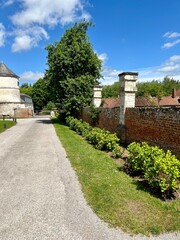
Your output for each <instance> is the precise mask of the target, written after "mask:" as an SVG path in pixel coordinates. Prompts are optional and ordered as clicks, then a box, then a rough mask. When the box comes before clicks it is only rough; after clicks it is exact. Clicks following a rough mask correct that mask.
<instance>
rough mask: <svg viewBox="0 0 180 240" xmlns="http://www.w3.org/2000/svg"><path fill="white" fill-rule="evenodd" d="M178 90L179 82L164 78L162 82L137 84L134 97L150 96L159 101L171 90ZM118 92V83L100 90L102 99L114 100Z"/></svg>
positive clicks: (169, 93) (179, 87)
mask: <svg viewBox="0 0 180 240" xmlns="http://www.w3.org/2000/svg"><path fill="white" fill-rule="evenodd" d="M173 88H175V89H180V81H178V80H175V79H173V78H169V77H167V76H166V77H165V78H164V79H163V81H157V80H153V81H151V82H139V83H137V93H136V96H137V97H138V96H144V97H148V96H152V97H158V100H161V98H162V97H163V96H169V95H171V93H172V89H173ZM119 90H120V83H119V82H115V83H114V84H112V85H107V86H104V87H103V89H102V97H103V98H115V97H118V95H119Z"/></svg>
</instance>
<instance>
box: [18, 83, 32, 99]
mask: <svg viewBox="0 0 180 240" xmlns="http://www.w3.org/2000/svg"><path fill="white" fill-rule="evenodd" d="M19 90H20V93H24V94H26V95H29V96H30V97H32V91H33V86H31V85H28V83H23V84H22V85H21V86H20V88H19Z"/></svg>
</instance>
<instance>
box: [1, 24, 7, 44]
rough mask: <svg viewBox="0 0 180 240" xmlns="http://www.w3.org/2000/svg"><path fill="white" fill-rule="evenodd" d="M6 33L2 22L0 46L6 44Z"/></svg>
mask: <svg viewBox="0 0 180 240" xmlns="http://www.w3.org/2000/svg"><path fill="white" fill-rule="evenodd" d="M5 35H6V32H5V27H4V25H3V24H2V23H0V47H2V46H4V41H5Z"/></svg>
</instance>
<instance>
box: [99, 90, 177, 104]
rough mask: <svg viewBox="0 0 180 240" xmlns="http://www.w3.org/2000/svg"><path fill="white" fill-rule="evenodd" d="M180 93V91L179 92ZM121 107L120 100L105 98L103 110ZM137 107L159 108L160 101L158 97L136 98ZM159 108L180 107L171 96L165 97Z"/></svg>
mask: <svg viewBox="0 0 180 240" xmlns="http://www.w3.org/2000/svg"><path fill="white" fill-rule="evenodd" d="M177 92H179V90H178V91H177ZM119 106H120V98H104V99H103V105H102V107H103V108H113V107H119ZM135 106H136V107H153V106H158V99H157V97H149V98H145V97H136V100H135ZM159 106H161V107H163V106H164V107H165V106H180V103H179V102H178V98H172V97H171V96H167V97H163V98H162V99H161V100H160V101H159Z"/></svg>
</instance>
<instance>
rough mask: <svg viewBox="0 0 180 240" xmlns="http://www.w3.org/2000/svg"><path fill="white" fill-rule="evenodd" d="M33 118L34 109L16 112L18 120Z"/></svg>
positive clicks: (23, 109) (21, 109)
mask: <svg viewBox="0 0 180 240" xmlns="http://www.w3.org/2000/svg"><path fill="white" fill-rule="evenodd" d="M32 116H33V111H32V109H29V108H20V109H16V110H15V117H16V118H29V117H32Z"/></svg>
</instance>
